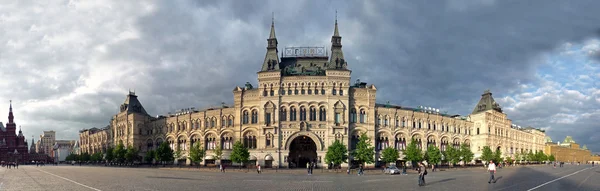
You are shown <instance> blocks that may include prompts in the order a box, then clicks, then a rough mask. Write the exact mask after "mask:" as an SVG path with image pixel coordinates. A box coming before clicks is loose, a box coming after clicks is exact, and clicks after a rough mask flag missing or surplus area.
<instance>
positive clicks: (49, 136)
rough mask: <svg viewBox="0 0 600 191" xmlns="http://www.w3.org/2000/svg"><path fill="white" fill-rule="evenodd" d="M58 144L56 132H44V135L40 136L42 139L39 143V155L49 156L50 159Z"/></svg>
mask: <svg viewBox="0 0 600 191" xmlns="http://www.w3.org/2000/svg"><path fill="white" fill-rule="evenodd" d="M55 142H56V132H55V131H44V134H42V135H40V139H39V141H38V143H37V145H38V147H37V153H40V154H47V155H48V156H50V157H54V156H53V152H52V150H53V147H54V143H55Z"/></svg>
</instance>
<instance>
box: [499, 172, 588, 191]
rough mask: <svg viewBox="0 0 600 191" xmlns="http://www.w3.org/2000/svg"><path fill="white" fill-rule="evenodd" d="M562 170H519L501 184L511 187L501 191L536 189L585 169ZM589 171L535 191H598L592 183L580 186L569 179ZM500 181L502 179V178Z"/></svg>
mask: <svg viewBox="0 0 600 191" xmlns="http://www.w3.org/2000/svg"><path fill="white" fill-rule="evenodd" d="M549 168H551V167H550V166H549V167H548V169H545V170H550V169H549ZM562 169H564V170H563V171H559V172H555V171H554V170H550V172H548V171H543V170H542V169H537V168H529V167H522V168H519V169H518V170H516V171H515V172H514V173H512V174H511V175H510V176H507V178H504V180H503V181H501V182H500V183H501V184H502V185H510V186H509V187H505V188H502V189H500V190H505V189H509V190H528V189H532V188H535V187H537V186H539V185H542V184H544V183H547V182H550V181H553V180H555V179H557V178H560V177H563V176H567V175H569V174H572V173H574V172H577V171H579V170H582V169H584V168H570V169H569V168H562ZM557 170H558V169H557ZM589 170H590V169H588V170H585V171H582V172H580V173H578V174H574V175H573V176H569V177H566V178H563V179H560V180H558V181H555V182H552V183H550V184H547V185H544V186H542V187H538V188H537V189H535V190H560V191H562V190H578V191H580V190H598V188H594V187H592V186H590V185H589V183H590V182H586V183H587V184H586V183H584V184H581V185H580V182H577V181H573V180H572V179H569V178H574V177H575V176H576V175H581V174H585V173H586V172H587V173H589V172H590V171H589ZM586 176H587V175H586ZM498 179H500V177H499V178H498ZM579 181H582V180H579Z"/></svg>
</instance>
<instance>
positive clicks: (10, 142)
mask: <svg viewBox="0 0 600 191" xmlns="http://www.w3.org/2000/svg"><path fill="white" fill-rule="evenodd" d="M14 119H15V117H14V115H13V108H12V101H11V103H10V106H9V112H8V123H6V127H5V126H4V125H3V124H2V122H0V161H5V162H19V163H26V162H30V161H32V160H38V161H49V160H50V158H48V157H47V156H46V155H39V154H31V153H30V152H29V150H28V146H27V140H25V137H24V136H23V132H22V128H19V134H16V130H17V124H16V123H15V121H14ZM32 141H33V140H32Z"/></svg>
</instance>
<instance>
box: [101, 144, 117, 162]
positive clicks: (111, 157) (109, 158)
mask: <svg viewBox="0 0 600 191" xmlns="http://www.w3.org/2000/svg"><path fill="white" fill-rule="evenodd" d="M104 159H105V160H106V161H108V162H112V161H113V160H114V159H115V154H114V149H113V148H112V147H108V148H107V149H106V156H104Z"/></svg>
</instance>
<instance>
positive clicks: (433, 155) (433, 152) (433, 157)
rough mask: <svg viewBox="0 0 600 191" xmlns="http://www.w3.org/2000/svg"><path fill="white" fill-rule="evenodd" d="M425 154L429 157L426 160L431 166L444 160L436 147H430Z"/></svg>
mask: <svg viewBox="0 0 600 191" xmlns="http://www.w3.org/2000/svg"><path fill="white" fill-rule="evenodd" d="M394 150H395V149H394ZM425 154H426V155H427V157H426V158H427V162H428V163H429V164H432V165H436V164H438V163H439V162H440V161H441V160H442V153H441V152H440V149H438V148H437V147H436V146H433V145H429V147H427V152H426V153H425Z"/></svg>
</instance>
